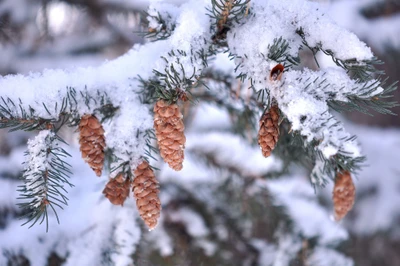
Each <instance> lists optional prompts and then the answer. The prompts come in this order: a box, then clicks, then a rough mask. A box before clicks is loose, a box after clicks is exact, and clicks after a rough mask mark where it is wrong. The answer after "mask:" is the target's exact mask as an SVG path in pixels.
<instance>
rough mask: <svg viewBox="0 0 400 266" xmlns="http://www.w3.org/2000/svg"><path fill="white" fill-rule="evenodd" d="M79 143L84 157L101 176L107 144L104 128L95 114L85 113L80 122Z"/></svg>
mask: <svg viewBox="0 0 400 266" xmlns="http://www.w3.org/2000/svg"><path fill="white" fill-rule="evenodd" d="M79 144H80V150H81V153H82V158H83V159H84V160H85V162H87V163H88V164H89V166H90V167H91V168H92V169H93V171H94V172H95V173H96V175H97V176H101V171H102V170H103V163H104V148H105V146H106V143H105V138H104V129H103V127H102V125H101V123H100V121H99V120H98V119H97V118H96V117H95V116H93V115H84V116H82V117H81V121H80V123H79Z"/></svg>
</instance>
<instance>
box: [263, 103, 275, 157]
mask: <svg viewBox="0 0 400 266" xmlns="http://www.w3.org/2000/svg"><path fill="white" fill-rule="evenodd" d="M278 139H279V108H278V106H277V105H272V106H271V108H270V109H269V110H268V112H266V113H265V114H264V115H263V116H262V117H261V120H260V129H259V131H258V144H259V145H260V147H261V151H262V154H263V156H264V157H268V156H270V155H271V152H272V150H273V149H274V148H275V146H276V143H277V142H278Z"/></svg>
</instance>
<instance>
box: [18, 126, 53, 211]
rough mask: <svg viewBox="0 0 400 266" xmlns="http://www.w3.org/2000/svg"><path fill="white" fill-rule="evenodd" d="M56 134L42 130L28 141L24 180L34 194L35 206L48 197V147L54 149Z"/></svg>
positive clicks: (26, 186)
mask: <svg viewBox="0 0 400 266" xmlns="http://www.w3.org/2000/svg"><path fill="white" fill-rule="evenodd" d="M54 138H55V134H54V132H51V131H50V130H42V131H40V132H39V134H38V135H37V136H36V137H35V138H34V139H33V140H29V141H28V153H27V159H26V166H25V169H24V174H23V175H24V181H25V188H26V190H28V191H30V193H32V195H34V197H33V199H32V200H31V201H32V203H33V205H32V207H33V208H38V207H39V206H40V205H41V204H42V203H43V200H45V199H47V190H48V181H47V177H45V174H44V173H45V172H47V171H48V170H49V168H51V167H50V164H49V163H50V162H51V161H50V156H51V155H49V154H48V152H47V150H48V149H53V148H54V147H55V146H56V145H57V143H55V142H54Z"/></svg>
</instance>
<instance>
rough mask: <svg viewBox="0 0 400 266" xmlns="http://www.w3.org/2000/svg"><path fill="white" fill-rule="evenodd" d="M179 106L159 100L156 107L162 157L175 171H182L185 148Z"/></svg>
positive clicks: (155, 112)
mask: <svg viewBox="0 0 400 266" xmlns="http://www.w3.org/2000/svg"><path fill="white" fill-rule="evenodd" d="M182 117H183V116H182V113H181V111H180V110H179V107H178V105H176V104H168V103H167V102H166V101H164V100H159V101H158V102H157V103H156V104H155V105H154V129H155V131H156V136H157V142H158V146H159V148H160V155H161V157H162V158H163V159H164V161H165V162H166V163H168V165H169V166H170V167H171V168H172V169H174V170H175V171H179V170H181V169H182V163H183V158H184V153H183V150H184V148H185V142H186V138H185V134H184V132H183V131H184V129H185V125H184V124H183V120H182Z"/></svg>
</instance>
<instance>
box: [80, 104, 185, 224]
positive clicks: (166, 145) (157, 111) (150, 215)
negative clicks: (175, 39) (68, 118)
mask: <svg viewBox="0 0 400 266" xmlns="http://www.w3.org/2000/svg"><path fill="white" fill-rule="evenodd" d="M182 118H183V116H182V113H181V111H180V109H179V107H178V105H177V104H168V102H166V101H164V100H159V101H158V102H157V103H156V104H155V106H154V129H155V132H156V136H157V142H158V146H159V149H160V154H161V157H162V158H163V159H164V161H165V162H167V163H168V165H169V166H170V167H171V168H172V169H174V170H176V171H179V170H181V169H182V163H183V159H184V153H183V151H184V148H185V142H186V138H185V135H184V129H185V126H184V124H183V120H182ZM79 144H80V150H81V153H82V158H83V159H84V160H85V161H86V162H87V163H88V164H89V166H90V167H91V168H92V169H93V171H94V172H95V173H96V175H97V176H101V173H102V170H103V164H104V150H105V147H106V143H105V138H104V129H103V127H102V125H101V123H100V121H99V120H98V119H97V118H96V116H94V115H91V114H86V115H84V116H82V117H81V120H80V123H79ZM129 176H133V178H132V179H131V178H130V177H129ZM131 190H132V192H133V195H134V197H135V199H136V206H137V208H138V211H139V214H140V216H141V217H142V219H143V221H144V222H145V224H146V225H147V226H148V228H149V229H153V228H155V227H156V225H157V220H158V218H159V217H160V212H161V202H160V199H159V197H158V193H159V186H158V182H157V179H156V177H155V175H154V171H153V169H152V168H151V167H150V165H149V163H148V162H147V161H145V160H143V161H142V162H141V163H140V164H139V165H138V166H137V167H136V169H135V170H134V171H132V173H130V174H128V173H124V172H121V173H119V174H117V176H116V177H115V178H110V180H109V181H108V183H107V184H106V186H105V188H104V190H103V194H104V195H105V197H106V198H108V199H109V200H110V202H111V203H112V204H115V205H121V206H122V205H123V204H124V202H125V200H126V199H127V198H128V196H129V193H130V191H131Z"/></svg>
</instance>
